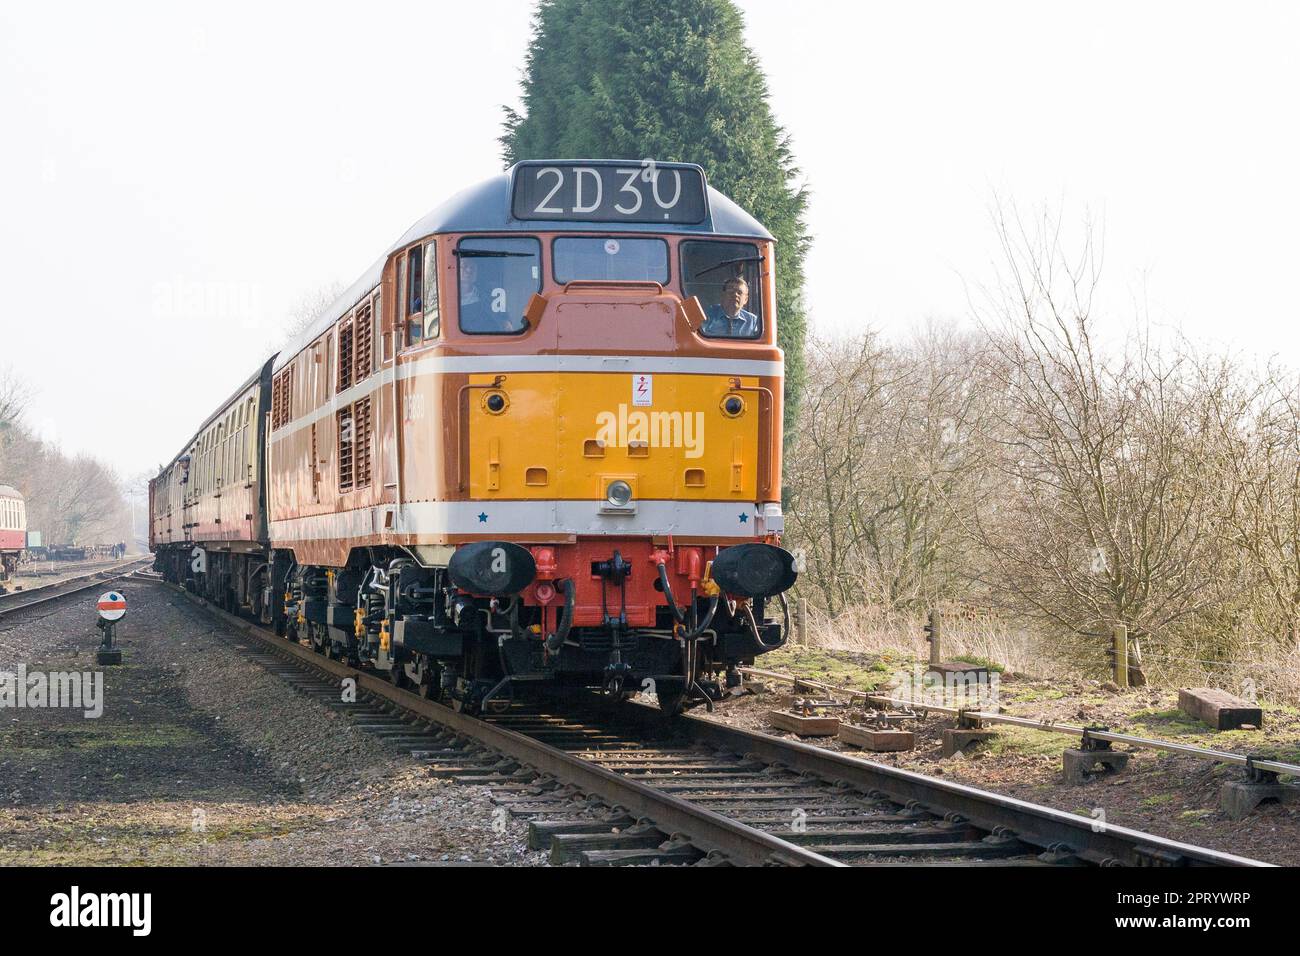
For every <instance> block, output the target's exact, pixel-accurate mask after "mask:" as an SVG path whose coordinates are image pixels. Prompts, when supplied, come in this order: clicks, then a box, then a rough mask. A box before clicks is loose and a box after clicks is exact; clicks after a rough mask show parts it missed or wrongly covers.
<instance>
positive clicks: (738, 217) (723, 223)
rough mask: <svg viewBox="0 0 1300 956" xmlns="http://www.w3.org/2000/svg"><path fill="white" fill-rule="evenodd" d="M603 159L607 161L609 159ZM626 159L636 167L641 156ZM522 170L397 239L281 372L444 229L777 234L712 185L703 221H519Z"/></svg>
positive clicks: (457, 198) (439, 209)
mask: <svg viewBox="0 0 1300 956" xmlns="http://www.w3.org/2000/svg"><path fill="white" fill-rule="evenodd" d="M548 162H553V163H558V164H570V163H592V162H598V161H597V160H549V161H548ZM599 162H608V160H600V161H599ZM626 162H628V163H629V164H630V165H636V164H638V163H640V160H627V161H626ZM518 168H519V164H515V165H514V166H511V167H510V168H509V169H507V170H506V171H505V172H503V173H498V174H497V175H496V176H493V177H492V178H491V179H485V180H483V181H482V182H480V183H478V184H477V185H475V186H470V187H469V188H468V189H463V190H461V191H460V192H458V193H456V194H455V195H454V196H452V197H451V198H450V199H448V200H446V201H445V202H443V203H442V204H441V205H439V206H436V207H434V209H433V210H432V211H430V212H429V213H427V214H426V215H424V216H423V217H421V218H420V219H418V220H417V221H416V222H415V223H414V224H412V226H411V228H409V229H407V230H406V232H405V233H403V234H402V237H401V238H400V239H398V240H397V242H395V243H393V245H391V246H390V247H389V248H388V251H387V252H385V253H384V254H383V256H381V257H380V259H379V261H377V262H375V263H374V264H373V265H372V266H371V267H370V268H369V269H367V270H366V271H365V272H364V273H363V274H362V275H361V277H360V278H359V279H357V281H356V282H354V283H352V285H350V286H349V287H348V289H347V291H346V292H344V293H343V294H342V295H340V296H339V297H338V298H337V299H335V300H334V302H333V303H331V304H330V306H329V308H327V309H325V311H323V312H322V313H321V314H320V315H318V316H317V317H316V318H315V320H313V321H312V322H311V324H310V325H308V326H307V328H306V329H305V330H304V331H303V332H302V333H301V334H300V335H298V336H296V337H295V338H294V339H293V340H292V341H291V342H289V343H288V344H286V346H285V347H284V348H283V349H282V350H281V351H280V354H279V356H278V357H277V358H276V362H275V370H276V371H279V370H280V368H281V367H283V366H284V365H287V364H288V363H289V362H290V360H292V359H293V357H294V356H295V355H297V354H298V353H299V352H301V351H302V350H303V349H304V348H306V347H307V346H308V345H310V344H311V343H312V342H314V341H315V340H316V339H317V338H318V337H319V336H320V335H321V334H322V333H323V332H324V331H325V330H326V329H327V328H329V327H330V326H331V325H333V324H334V323H335V322H336V321H338V319H339V318H340V317H341V316H342V315H343V314H344V313H345V312H347V311H348V310H349V309H351V308H352V307H353V306H354V305H356V304H357V303H358V302H360V301H361V299H362V297H363V296H365V295H366V294H367V293H369V292H370V290H371V289H373V288H374V287H375V286H377V285H379V280H380V278H381V276H382V275H383V271H384V263H385V262H387V261H388V257H389V256H391V255H392V254H393V253H394V252H396V251H398V250H399V249H402V248H404V247H405V246H409V245H410V244H411V243H413V242H415V241H416V240H417V239H423V238H424V237H425V236H432V235H435V234H438V233H444V232H620V233H626V232H649V233H655V234H656V235H664V234H679V233H680V234H687V235H712V236H731V237H740V238H745V239H771V238H772V234H771V233H770V232H768V231H767V230H766V229H764V228H763V227H762V226H761V225H760V224H759V222H758V220H756V219H755V218H754V217H753V216H751V215H750V214H749V213H747V212H745V210H743V209H741V208H740V206H738V205H737V204H736V203H734V202H732V201H731V200H730V199H728V198H727V197H726V196H724V195H723V194H722V193H720V192H718V191H717V190H716V189H714V188H713V187H712V186H706V187H705V188H706V189H707V192H708V200H709V201H708V215H707V216H706V217H705V218H704V220H703V221H702V222H699V223H693V224H680V223H679V224H673V225H661V224H659V223H645V222H626V223H623V222H620V223H609V222H583V221H580V220H568V219H566V220H546V221H540V220H532V219H516V218H514V217H513V216H512V215H511V210H510V200H511V193H512V184H513V182H514V175H515V170H516V169H518Z"/></svg>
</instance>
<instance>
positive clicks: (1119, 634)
mask: <svg viewBox="0 0 1300 956" xmlns="http://www.w3.org/2000/svg"><path fill="white" fill-rule="evenodd" d="M1114 657H1115V683H1116V684H1118V685H1119V686H1120V687H1128V625H1127V624H1116V625H1115V653H1114Z"/></svg>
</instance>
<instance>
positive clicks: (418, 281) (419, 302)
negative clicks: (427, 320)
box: [406, 246, 424, 345]
mask: <svg viewBox="0 0 1300 956" xmlns="http://www.w3.org/2000/svg"><path fill="white" fill-rule="evenodd" d="M423 338H424V254H423V252H422V251H421V247H420V246H416V247H415V248H414V249H412V250H411V251H410V252H408V253H407V254H406V344H407V345H418V344H419V343H420V340H421V339H423Z"/></svg>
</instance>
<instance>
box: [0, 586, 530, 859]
mask: <svg viewBox="0 0 1300 956" xmlns="http://www.w3.org/2000/svg"><path fill="white" fill-rule="evenodd" d="M123 583H124V584H125V587H124V591H125V593H126V594H127V597H128V600H129V602H130V607H131V610H130V613H129V614H128V616H127V618H126V620H125V622H124V623H123V624H122V625H120V626H119V629H118V643H119V644H120V645H121V647H122V649H123V652H124V657H125V663H124V665H123V666H122V667H117V668H106V669H104V672H103V674H104V677H103V680H104V691H103V697H104V709H103V715H102V716H101V717H99V718H98V719H87V718H86V717H84V716H83V713H82V711H81V710H71V709H53V708H47V709H29V708H23V709H12V708H5V709H0V864H33V863H50V864H128V863H141V862H144V863H153V864H214V865H231V864H254V865H361V864H381V863H382V864H388V863H417V862H428V863H481V864H507V865H541V864H543V863H544V862H545V854H542V853H535V852H531V851H529V850H527V849H526V835H527V834H526V827H525V826H524V825H523V824H521V823H519V822H518V821H515V820H513V819H511V818H509V817H508V816H506V815H505V814H503V813H502V812H501V811H499V810H498V809H497V808H496V807H495V806H494V805H493V804H492V803H491V801H490V800H489V799H488V794H487V790H486V788H480V787H465V786H458V785H456V784H453V783H450V782H447V781H444V780H439V779H435V778H432V777H430V776H428V775H427V774H426V773H425V772H424V770H423V768H422V767H421V766H420V765H419V764H418V763H417V762H416V761H414V760H412V759H411V758H410V757H409V756H406V755H402V754H400V753H395V752H393V751H391V750H386V749H385V748H384V746H383V744H382V743H380V742H379V741H378V740H377V739H375V738H374V737H372V736H369V735H367V734H365V733H364V732H362V731H360V730H358V729H357V728H355V727H353V726H352V725H350V724H349V723H348V721H347V720H346V718H344V717H341V716H340V715H338V714H336V713H335V712H334V711H332V710H330V709H329V708H327V707H324V706H322V705H320V704H318V703H316V702H315V701H313V700H310V699H309V698H307V697H305V696H303V695H300V694H297V693H295V692H294V691H293V690H292V689H291V688H290V687H288V685H286V684H285V683H284V682H282V681H281V680H280V679H279V678H278V677H276V676H274V675H273V674H271V673H269V672H267V671H266V670H264V669H263V668H262V667H261V666H260V665H258V664H256V663H253V662H251V661H249V660H246V659H245V658H244V657H243V656H242V655H241V654H240V653H239V652H238V651H237V650H235V648H234V646H233V644H232V643H231V642H232V637H233V636H232V635H231V634H229V633H227V632H226V631H225V630H224V628H223V626H222V625H220V624H219V623H217V622H215V621H214V620H213V619H212V618H210V617H208V616H207V615H206V614H204V613H203V612H202V611H201V610H200V609H199V608H196V607H195V606H193V605H191V604H190V603H188V602H187V601H185V600H184V599H183V598H181V597H180V596H178V595H175V594H172V593H170V592H168V591H167V590H164V589H163V588H161V587H159V586H157V585H154V584H148V583H130V582H123ZM92 600H93V598H86V599H81V600H77V601H74V602H71V603H68V604H64V605H61V606H59V607H58V608H57V609H54V610H49V609H46V610H43V611H39V612H29V613H26V614H24V615H22V616H21V618H19V619H0V671H11V672H12V671H16V669H17V668H18V666H19V665H25V666H26V668H27V669H28V672H29V673H30V672H32V671H37V670H49V671H55V670H57V671H83V670H86V671H89V670H94V669H96V666H95V664H94V651H95V648H96V646H97V645H98V643H99V631H98V630H97V629H96V628H95V627H94V624H93V610H92V606H91V604H90V602H91V601H92ZM15 617H16V618H17V617H18V616H15Z"/></svg>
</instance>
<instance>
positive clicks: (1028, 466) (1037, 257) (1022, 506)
mask: <svg viewBox="0 0 1300 956" xmlns="http://www.w3.org/2000/svg"><path fill="white" fill-rule="evenodd" d="M998 227H999V229H998V231H999V238H1000V240H1001V242H1002V247H1003V252H1004V254H1005V258H1006V265H1007V268H1006V275H1005V283H1004V285H1003V287H1002V290H1001V292H1002V294H1001V296H1000V298H999V299H997V300H995V301H996V307H997V314H996V315H995V317H994V320H993V321H992V322H989V323H988V333H989V349H988V351H987V353H986V363H985V365H986V371H987V374H988V376H989V379H990V381H992V382H995V383H996V387H997V388H998V390H999V391H1000V393H1001V394H1002V396H1003V400H1002V401H1001V402H1000V403H999V405H998V414H997V415H996V416H995V417H994V418H993V419H991V422H992V424H993V430H992V432H991V434H990V437H991V438H992V439H993V440H995V441H996V442H998V443H999V445H1000V446H1001V449H1002V452H1001V455H1000V456H999V464H998V469H999V472H1000V473H1001V475H1002V476H1003V479H1004V481H1003V488H1004V491H1005V493H1004V494H1002V495H1001V496H1000V497H999V499H998V500H997V501H996V502H994V503H992V504H991V505H990V507H989V508H987V509H985V510H984V511H983V513H982V514H981V516H980V521H979V523H978V525H977V531H978V538H979V540H980V541H981V543H982V544H983V546H984V547H985V548H986V549H987V551H988V554H989V556H990V557H991V558H992V570H993V577H992V580H990V582H989V583H990V584H991V586H992V588H993V590H994V591H995V592H997V593H998V594H1000V595H1002V596H1003V599H1004V600H1005V601H1006V603H1008V604H1009V605H1010V606H1012V607H1015V608H1017V609H1018V610H1020V611H1023V612H1029V613H1032V614H1034V615H1037V616H1039V617H1040V618H1043V619H1045V620H1047V621H1050V622H1054V623H1055V624H1057V625H1059V626H1061V627H1063V628H1065V629H1066V630H1067V631H1068V632H1073V633H1074V634H1076V635H1087V634H1089V633H1090V632H1096V631H1098V630H1103V631H1104V630H1106V629H1109V628H1110V627H1111V626H1113V625H1115V624H1118V623H1121V622H1122V623H1125V624H1127V625H1128V626H1129V627H1130V630H1131V632H1133V633H1136V634H1137V635H1151V634H1159V635H1162V637H1165V638H1167V637H1168V636H1169V635H1168V634H1165V633H1164V632H1165V631H1166V630H1167V629H1168V628H1170V627H1171V626H1172V625H1175V624H1177V623H1179V622H1186V621H1188V620H1189V619H1192V618H1194V617H1196V616H1197V615H1199V614H1202V613H1205V612H1208V611H1210V610H1211V609H1213V608H1215V607H1216V606H1217V605H1218V603H1220V602H1221V601H1222V599H1223V598H1224V595H1225V593H1226V590H1228V589H1230V588H1231V586H1232V585H1233V584H1234V582H1233V581H1230V580H1225V579H1224V577H1223V575H1222V574H1221V573H1219V572H1221V571H1222V567H1223V566H1222V564H1221V562H1220V558H1221V557H1222V556H1221V554H1220V553H1219V549H1220V545H1221V542H1222V536H1221V534H1220V530H1221V527H1220V526H1221V522H1220V521H1219V518H1218V513H1219V509H1218V507H1217V505H1218V502H1219V501H1221V500H1222V497H1223V495H1224V494H1225V493H1226V490H1227V487H1226V482H1225V474H1224V472H1223V469H1222V468H1221V467H1220V465H1221V461H1220V460H1219V458H1218V456H1217V455H1216V453H1215V450H1214V448H1213V442H1212V441H1211V440H1210V439H1211V437H1212V433H1213V431H1214V428H1213V421H1214V408H1213V402H1212V401H1211V400H1210V399H1209V394H1210V392H1209V391H1207V390H1206V388H1205V387H1204V386H1205V384H1206V383H1205V382H1204V381H1203V380H1202V379H1201V376H1200V373H1201V372H1203V371H1204V369H1203V368H1202V367H1198V365H1197V363H1196V362H1195V361H1194V360H1192V359H1191V358H1190V357H1188V356H1186V355H1184V354H1177V353H1175V354H1173V355H1172V356H1165V355H1162V354H1161V353H1160V351H1159V350H1158V349H1156V348H1154V347H1153V346H1152V345H1151V343H1150V341H1149V339H1148V338H1147V337H1145V336H1136V337H1133V338H1131V339H1130V340H1129V341H1128V342H1127V343H1125V344H1124V345H1123V346H1122V347H1120V348H1118V349H1117V350H1116V354H1114V355H1106V354H1103V352H1102V350H1101V349H1100V348H1099V347H1098V346H1097V344H1096V343H1095V341H1094V324H1095V323H1094V321H1093V318H1092V314H1091V307H1092V300H1093V295H1094V292H1095V290H1096V287H1097V283H1098V279H1099V274H1100V253H1099V251H1098V250H1097V249H1096V248H1095V246H1094V245H1093V244H1092V238H1091V233H1090V234H1089V235H1088V237H1087V238H1086V239H1085V243H1084V249H1083V253H1082V255H1081V256H1079V257H1078V258H1077V259H1076V260H1073V261H1071V260H1069V259H1067V257H1066V254H1065V252H1064V250H1063V248H1062V245H1061V241H1060V234H1059V228H1058V226H1057V224H1056V223H1055V222H1054V221H1053V220H1052V219H1051V218H1050V217H1044V218H1043V220H1042V221H1041V222H1040V223H1039V224H1038V227H1037V229H1036V230H1035V231H1034V232H1033V233H1032V234H1031V233H1030V232H1028V231H1027V230H1026V229H1025V228H1024V227H1023V225H1022V223H1020V222H1019V221H1018V220H1008V219H1007V218H999V220H998ZM1081 646H1090V647H1093V648H1101V647H1104V646H1105V643H1104V641H1103V642H1093V643H1088V642H1081Z"/></svg>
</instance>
